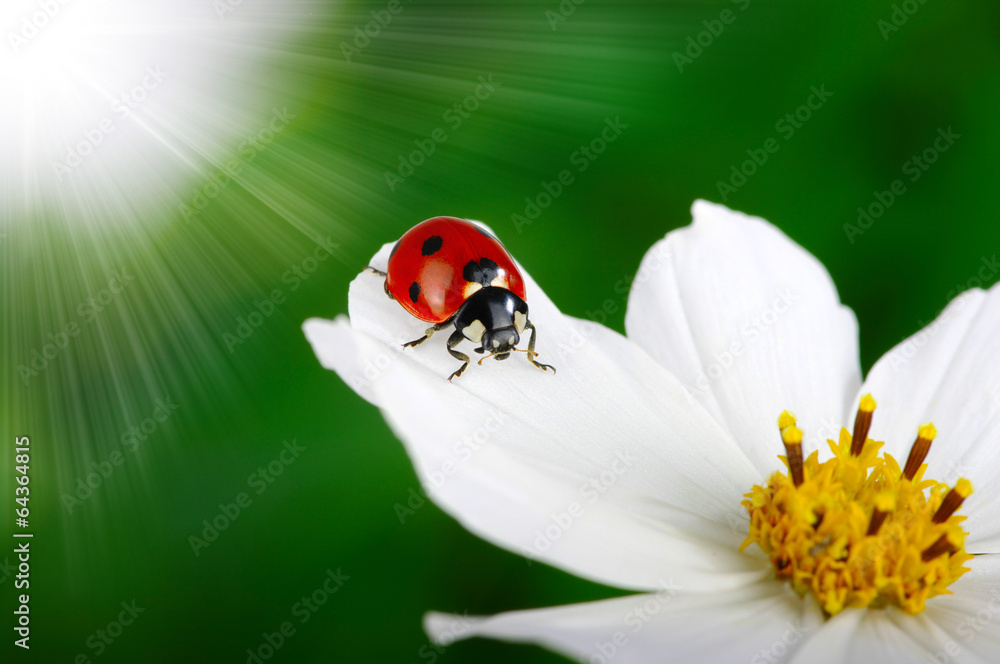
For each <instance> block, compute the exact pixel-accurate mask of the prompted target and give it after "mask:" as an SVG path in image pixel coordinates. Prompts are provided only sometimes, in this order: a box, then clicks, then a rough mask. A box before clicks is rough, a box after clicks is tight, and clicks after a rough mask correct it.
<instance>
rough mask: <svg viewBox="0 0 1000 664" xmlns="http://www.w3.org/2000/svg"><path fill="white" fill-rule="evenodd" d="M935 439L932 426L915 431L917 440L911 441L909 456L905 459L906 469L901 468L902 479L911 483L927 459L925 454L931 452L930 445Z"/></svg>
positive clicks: (935, 435) (935, 434) (934, 430)
mask: <svg viewBox="0 0 1000 664" xmlns="http://www.w3.org/2000/svg"><path fill="white" fill-rule="evenodd" d="M935 438H937V429H935V428H934V425H933V424H925V425H923V426H921V427H920V429H918V430H917V439H916V440H915V441H913V447H911V448H910V456H908V457H907V458H906V467H905V468H903V477H905V478H906V479H908V480H910V481H912V480H913V478H914V477H916V475H917V471H918V470H920V466H921V464H923V462H924V459H926V458H927V453H928V452H930V450H931V443H933V442H934V439H935Z"/></svg>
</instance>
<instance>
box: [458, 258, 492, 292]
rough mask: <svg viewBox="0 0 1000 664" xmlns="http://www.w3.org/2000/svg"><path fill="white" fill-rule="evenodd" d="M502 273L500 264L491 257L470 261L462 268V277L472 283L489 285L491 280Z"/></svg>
mask: <svg viewBox="0 0 1000 664" xmlns="http://www.w3.org/2000/svg"><path fill="white" fill-rule="evenodd" d="M499 274H500V266H499V265H497V264H496V263H494V262H493V261H491V260H490V259H489V258H480V259H479V262H478V263H477V262H476V261H469V262H468V263H466V264H465V268H464V269H463V270H462V278H463V279H465V280H466V281H470V282H472V283H477V284H482V285H483V286H489V285H490V282H491V281H493V280H494V279H496V278H497V276H498V275H499Z"/></svg>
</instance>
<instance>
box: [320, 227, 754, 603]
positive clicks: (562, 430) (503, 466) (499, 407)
mask: <svg viewBox="0 0 1000 664" xmlns="http://www.w3.org/2000/svg"><path fill="white" fill-rule="evenodd" d="M390 249H391V247H390V246H389V245H386V247H384V248H383V250H382V251H381V252H379V254H378V255H376V257H375V258H374V259H373V261H372V264H373V265H375V266H381V265H384V264H385V260H386V258H387V256H388V252H389V250H390ZM522 274H523V275H524V277H525V280H526V283H527V287H528V302H529V306H530V319H531V320H532V321H533V322H534V323H535V324H536V325H537V326H538V330H539V339H538V347H537V350H538V351H539V352H540V356H539V360H540V361H542V362H546V363H550V364H554V365H556V367H557V369H558V374H556V375H554V376H553V375H552V374H551V373H544V372H542V371H540V370H538V369H536V368H534V367H532V366H531V365H530V364H528V362H526V361H525V358H523V357H521V356H520V355H515V356H514V357H512V358H511V359H510V360H508V361H506V362H495V361H492V360H491V361H489V362H488V363H484V364H483V366H476V365H472V366H471V367H470V368H469V370H468V371H467V372H466V373H465V374H464V375H463V376H461V377H460V378H458V379H456V380H455V382H454V384H452V383H449V382H448V381H447V377H448V376H449V375H450V374H451V372H452V371H454V370H455V369H456V368H458V362H457V360H455V359H454V358H452V357H451V356H449V355H448V353H447V351H446V349H445V348H444V343H443V342H444V339H443V338H440V337H446V336H447V333H446V332H442V333H439V334H438V335H436V336H435V337H434V338H433V339H431V340H430V341H428V342H426V343H424V344H422V345H421V346H418V347H416V348H409V349H405V350H403V349H402V348H400V346H399V343H400V342H401V341H406V340H409V339H415V338H418V337H419V336H421V334H422V332H423V330H424V329H425V327H426V324H422V323H420V322H419V321H416V320H414V319H413V318H411V317H410V316H409V315H408V314H406V312H405V311H404V310H403V309H402V308H401V307H400V306H399V305H398V303H396V302H392V301H390V300H388V299H387V298H386V297H385V294H384V293H383V291H382V282H381V280H380V279H378V278H377V277H375V276H373V275H371V274H367V273H366V274H361V275H359V276H358V278H357V279H355V280H354V282H353V283H352V284H351V290H350V298H349V302H350V305H349V306H350V314H351V323H352V326H353V332H354V346H355V348H356V349H357V352H358V354H359V357H358V359H357V361H356V362H355V363H353V364H350V363H348V362H346V361H343V362H342V361H341V359H339V358H340V356H341V352H342V351H341V350H338V349H337V348H327V347H325V344H327V343H334V344H336V345H337V346H338V348H340V349H343V348H346V347H347V344H343V343H341V340H340V339H339V337H337V332H336V331H335V330H332V329H331V330H325V331H324V330H323V326H324V325H326V326H330V327H332V326H336V324H335V323H322V322H321V321H310V323H309V326H308V328H307V329H308V333H309V338H310V340H311V341H313V342H314V343H316V344H318V346H317V348H316V352H317V355H318V356H320V358H322V360H323V362H324V363H325V364H326V365H327V366H331V367H333V368H334V369H335V370H337V371H344V370H346V371H355V372H356V371H357V370H358V367H362V368H364V367H373V370H372V371H371V372H369V374H370V376H371V379H370V380H369V381H368V382H367V383H366V384H365V388H366V389H370V390H371V393H372V397H371V398H372V399H374V402H376V403H378V404H380V405H381V407H382V408H383V412H384V414H385V416H386V418H387V420H388V421H389V423H390V424H391V425H392V427H393V428H394V430H395V431H396V433H397V434H398V435H399V437H400V438H401V439H402V440H403V442H404V443H405V444H406V447H407V450H408V451H409V453H410V456H411V458H412V459H413V462H414V466H415V467H416V469H417V472H418V474H419V475H420V477H421V481H422V482H423V484H424V486H425V487H426V489H427V490H428V492H429V493H430V494H431V496H432V498H434V500H435V501H436V502H438V503H439V504H440V505H441V506H442V507H443V508H444V509H445V510H446V511H448V512H449V513H451V514H452V515H454V516H455V517H456V518H458V519H459V520H460V521H461V522H462V523H463V524H464V525H465V526H466V527H467V528H469V529H470V530H472V531H473V532H475V533H476V534H478V535H480V536H482V537H484V538H486V539H488V540H490V541H492V542H494V543H496V544H499V545H501V546H505V547H507V548H509V549H511V550H513V551H515V552H518V553H523V554H525V555H526V556H527V558H528V561H529V562H531V561H534V560H536V559H537V560H541V561H543V562H548V563H551V564H554V565H557V566H560V567H562V568H564V569H566V570H568V571H570V572H573V573H576V574H578V575H581V576H586V577H588V578H591V579H594V580H597V581H600V582H603V583H607V584H611V585H616V586H619V587H624V588H636V589H647V588H654V587H656V586H657V584H658V583H659V582H660V581H661V580H662V579H663V578H665V577H666V576H668V575H669V576H673V577H674V578H675V579H677V580H678V582H679V583H684V584H685V585H686V586H687V587H705V588H719V587H734V586H738V585H742V584H745V583H747V582H749V581H752V580H755V579H758V578H760V577H761V576H762V575H764V574H766V573H767V571H768V564H767V561H766V560H764V559H762V558H759V557H754V556H751V555H744V554H740V553H738V552H737V547H738V545H739V543H740V542H741V541H742V539H743V538H744V537H745V536H746V532H747V527H746V513H745V510H744V509H743V508H742V507H740V501H741V499H742V494H743V493H745V492H746V491H748V490H749V489H750V487H751V486H752V485H753V483H754V482H759V481H760V476H759V474H758V473H756V472H755V470H754V468H753V466H752V465H751V464H750V463H749V461H748V460H747V459H746V457H745V456H744V455H743V454H742V452H741V451H740V449H739V447H738V446H737V445H736V443H735V442H734V441H733V440H732V439H731V438H730V437H729V436H727V435H726V433H725V432H724V431H723V430H722V429H721V428H720V427H719V425H718V424H716V423H715V421H714V420H713V419H712V417H711V416H709V415H708V414H707V413H706V412H704V410H703V409H701V408H700V407H698V406H697V405H696V404H691V403H689V402H688V401H687V399H686V398H685V396H684V392H683V389H682V388H681V386H680V384H679V383H678V382H677V381H676V380H675V379H674V378H673V377H672V376H671V375H670V374H669V373H667V372H666V371H664V370H663V369H662V368H661V367H660V366H659V365H658V364H657V363H656V362H654V361H652V360H651V359H650V358H649V357H648V356H647V355H646V354H645V353H644V352H643V351H642V350H641V349H639V348H638V347H636V346H634V345H633V344H631V343H629V342H628V340H626V339H625V338H624V337H622V336H621V335H618V334H616V333H614V332H612V331H610V330H608V329H606V328H603V327H601V326H599V325H595V324H593V323H587V322H583V321H579V320H576V319H573V318H569V317H566V316H563V315H562V314H560V313H559V312H558V310H557V309H556V308H555V306H554V305H553V304H552V303H551V302H550V301H549V300H548V299H547V298H546V297H545V295H544V293H542V292H541V290H540V289H539V288H538V287H537V285H536V284H535V283H534V282H533V281H532V280H531V278H530V276H528V275H527V274H526V273H523V272H522ZM460 349H463V347H461V346H460ZM464 350H466V351H468V350H469V348H468V345H464ZM346 378H348V382H349V383H352V386H354V385H353V383H354V381H351V380H350V374H348V376H346Z"/></svg>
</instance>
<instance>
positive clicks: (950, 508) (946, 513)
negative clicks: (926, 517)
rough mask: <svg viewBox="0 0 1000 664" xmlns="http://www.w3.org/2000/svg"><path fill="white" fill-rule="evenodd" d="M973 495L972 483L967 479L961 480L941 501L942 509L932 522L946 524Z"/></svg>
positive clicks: (939, 509)
mask: <svg viewBox="0 0 1000 664" xmlns="http://www.w3.org/2000/svg"><path fill="white" fill-rule="evenodd" d="M970 495H972V482H970V481H969V480H967V479H960V480H959V481H958V482H956V483H955V488H954V489H952V490H951V491H949V492H948V495H947V496H945V497H944V500H943V501H941V507H939V508H938V511H937V512H935V513H934V518H933V519H932V521H933V522H934V523H944V522H945V521H947V520H948V517H950V516H951V515H952V514H954V513H955V511H956V510H957V509H958V508H959V507H961V506H962V503H963V502H964V501H965V499H966V498H968V497H969V496H970Z"/></svg>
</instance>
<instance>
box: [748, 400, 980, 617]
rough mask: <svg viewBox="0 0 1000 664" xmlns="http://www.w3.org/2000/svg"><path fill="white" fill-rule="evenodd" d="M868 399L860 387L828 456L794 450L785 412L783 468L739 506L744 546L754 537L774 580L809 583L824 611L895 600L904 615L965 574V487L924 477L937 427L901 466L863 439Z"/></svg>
mask: <svg viewBox="0 0 1000 664" xmlns="http://www.w3.org/2000/svg"><path fill="white" fill-rule="evenodd" d="M875 405H876V404H875V400H874V399H872V397H871V395H870V394H869V395H865V397H864V398H862V400H861V406H860V408H859V409H858V415H857V419H856V420H855V422H854V433H853V435H852V434H851V433H849V432H848V431H847V429H846V428H845V429H841V432H840V442H839V443H834V442H833V441H832V440H831V441H828V442H829V444H830V449H831V450H832V451H833V458H832V459H830V460H828V461H824V462H823V463H820V462H819V453H818V452H816V451H814V452H812V454H810V455H809V457H808V458H807V459H803V458H802V431H801V430H800V429H799V428H798V427H796V426H795V416H794V415H792V414H791V413H789V412H788V411H785V412H784V413H782V414H781V417H779V418H778V428H779V429H780V431H781V438H782V441H783V442H784V444H785V452H786V453H787V456H780V457H778V458H780V459H781V460H782V462H784V464H785V467H786V468H787V469H788V474H787V475H786V474H784V473H780V472H776V473H774V474H773V475H772V476H771V479H770V481H768V484H767V486H766V487H762V486H754V487H753V489H752V490H751V491H750V493H748V494H746V498H747V499H746V500H744V501H743V506H744V507H746V509H747V511H748V512H749V513H750V534H749V535H748V537H747V538H746V540H745V541H744V542H743V545H742V546H741V547H740V550H741V551H742V550H743V549H745V548H746V547H748V546H750V545H751V544H753V543H755V542H756V543H757V544H758V545H759V546H760V548H761V549H763V550H764V553H766V554H767V555H768V556H770V558H771V562H772V563H773V564H774V572H775V575H776V576H777V578H778V579H787V580H788V581H789V583H790V584H791V585H792V587H793V588H794V589H795V591H796V592H798V593H799V594H800V595H805V594H806V593H809V592H811V593H812V594H813V596H814V597H815V598H816V600H817V601H818V602H819V604H820V606H821V607H823V610H824V612H826V614H827V616H833V615H836V614H837V613H839V612H840V611H842V610H843V609H845V608H863V607H871V608H883V607H885V606H888V605H890V604H891V605H895V606H898V607H899V608H901V609H902V610H904V611H906V612H907V613H909V614H915V613H919V612H920V611H923V610H924V605H925V603H926V601H927V600H928V599H929V598H931V597H934V596H936V595H941V594H946V593H949V592H950V591H949V590H948V586H949V585H950V584H951V583H952V582H953V581H955V580H956V579H958V578H959V577H960V576H962V575H963V574H965V573H966V572H967V571H969V570H968V568H966V567H963V564H964V563H965V562H966V561H968V560H970V559H971V558H972V556H970V555H969V554H967V553H966V552H965V548H964V544H965V534H966V533H965V532H964V531H963V530H962V528H961V525H960V524H961V522H962V521H964V520H965V517H964V516H954V513H955V511H956V510H957V509H958V508H959V507H960V506H961V504H962V501H964V500H965V499H966V498H967V497H968V496H969V495H970V494H971V493H972V485H971V484H970V483H969V481H968V480H966V479H960V480H958V482H956V483H955V486H954V487H948V485H946V484H943V483H939V482H937V481H935V480H929V479H924V477H923V476H924V470H925V469H926V467H927V466H926V464H924V458H925V457H926V456H927V452H928V451H929V450H930V446H931V443H932V442H933V440H934V437H935V436H936V434H937V432H936V430H935V429H934V425H933V424H925V425H923V426H922V427H920V430H919V433H918V435H917V440H916V442H914V443H913V447H912V449H911V450H910V455H909V457H908V458H907V460H906V464H905V466H904V467H903V468H902V469H900V466H899V464H898V463H897V462H896V460H895V459H894V458H893V457H892V456H891V455H889V454H885V455H884V456H883V455H880V454H879V450H880V449H881V447H882V445H883V443H881V442H877V441H874V440H872V439H871V438H868V431H869V428H870V427H871V422H872V414H873V413H874V411H875Z"/></svg>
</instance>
